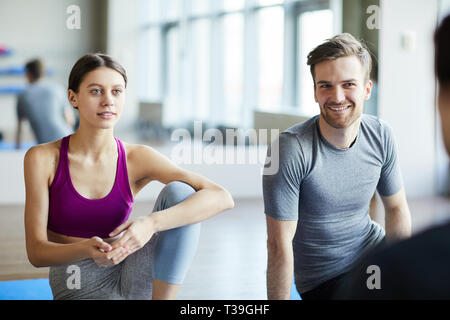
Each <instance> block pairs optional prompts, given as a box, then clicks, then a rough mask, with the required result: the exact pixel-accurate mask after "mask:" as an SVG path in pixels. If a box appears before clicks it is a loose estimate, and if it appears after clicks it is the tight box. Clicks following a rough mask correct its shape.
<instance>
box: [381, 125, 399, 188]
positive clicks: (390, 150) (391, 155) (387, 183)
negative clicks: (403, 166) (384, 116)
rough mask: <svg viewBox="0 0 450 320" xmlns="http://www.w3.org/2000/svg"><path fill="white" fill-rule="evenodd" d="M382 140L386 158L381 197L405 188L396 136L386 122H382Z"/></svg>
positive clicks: (384, 159)
mask: <svg viewBox="0 0 450 320" xmlns="http://www.w3.org/2000/svg"><path fill="white" fill-rule="evenodd" d="M382 138H383V149H384V156H383V166H382V168H381V173H380V180H379V181H378V185H377V190H378V193H379V194H380V195H381V196H391V195H394V194H396V193H397V192H399V191H400V189H401V188H402V186H403V179H402V175H401V171H400V164H399V161H398V156H397V145H396V143H395V139H394V134H393V131H392V129H391V127H390V126H389V125H387V124H386V123H385V122H382Z"/></svg>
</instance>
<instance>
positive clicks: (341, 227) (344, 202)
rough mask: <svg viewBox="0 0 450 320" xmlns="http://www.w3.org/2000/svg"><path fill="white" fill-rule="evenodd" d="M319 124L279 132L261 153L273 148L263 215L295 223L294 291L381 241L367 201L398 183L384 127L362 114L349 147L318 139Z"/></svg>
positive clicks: (328, 274) (318, 280) (314, 284)
mask: <svg viewBox="0 0 450 320" xmlns="http://www.w3.org/2000/svg"><path fill="white" fill-rule="evenodd" d="M318 120H319V116H315V117H313V118H311V119H309V120H308V121H305V122H303V123H300V124H297V125H295V126H293V127H291V128H289V129H287V130H285V131H284V132H282V133H281V134H280V136H279V139H276V140H274V141H273V142H272V146H271V147H270V148H269V150H268V155H269V154H271V153H272V152H277V151H276V150H277V149H278V153H279V154H278V156H279V168H278V171H277V172H276V173H274V174H266V173H264V175H263V194H264V209H265V213H266V214H267V215H269V216H271V217H273V218H276V219H278V220H297V221H298V222H297V231H296V234H295V236H294V240H293V248H294V274H295V281H296V286H297V289H298V290H299V292H300V293H302V292H307V291H309V290H312V289H314V288H315V287H317V286H318V285H320V284H321V283H323V282H325V281H327V280H329V279H331V278H333V277H335V276H337V275H339V274H341V273H343V272H346V271H348V270H349V269H350V268H351V267H352V264H353V263H354V262H355V261H356V260H357V259H359V258H360V257H361V256H362V255H363V254H364V253H365V251H366V250H368V249H370V248H372V247H374V246H375V245H376V244H378V243H379V242H380V241H381V240H382V239H383V237H384V229H383V228H382V227H381V226H379V225H378V224H377V223H375V222H374V221H372V220H371V219H370V216H369V204H370V199H371V198H372V196H373V195H374V192H375V189H376V190H378V193H379V194H380V195H382V196H390V195H393V194H395V193H397V192H398V191H400V189H401V188H402V185H403V182H402V178H401V174H400V169H399V164H398V160H397V152H396V145H395V142H394V138H393V134H392V130H391V129H390V127H389V126H387V125H386V123H385V122H383V121H381V120H379V119H377V118H376V117H374V116H369V115H366V114H363V115H362V119H361V125H360V128H359V131H358V135H357V138H356V140H355V142H354V144H353V145H352V146H351V147H350V148H348V149H339V148H336V147H334V146H333V145H331V144H330V143H329V142H327V141H326V140H325V139H324V137H323V136H322V135H321V133H320V129H319V121H318ZM271 158H272V159H273V158H274V156H273V154H272V156H271ZM275 158H276V157H275Z"/></svg>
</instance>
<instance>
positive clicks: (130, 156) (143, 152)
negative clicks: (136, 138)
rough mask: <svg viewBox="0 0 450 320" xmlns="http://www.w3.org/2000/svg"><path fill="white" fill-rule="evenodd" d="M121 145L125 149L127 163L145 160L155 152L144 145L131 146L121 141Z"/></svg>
mask: <svg viewBox="0 0 450 320" xmlns="http://www.w3.org/2000/svg"><path fill="white" fill-rule="evenodd" d="M122 143H123V146H124V148H125V153H126V155H127V160H129V161H139V160H141V159H142V158H146V157H148V156H151V155H152V154H154V153H156V152H157V151H156V150H155V149H153V148H152V147H150V146H147V145H144V144H132V143H127V142H123V141H122Z"/></svg>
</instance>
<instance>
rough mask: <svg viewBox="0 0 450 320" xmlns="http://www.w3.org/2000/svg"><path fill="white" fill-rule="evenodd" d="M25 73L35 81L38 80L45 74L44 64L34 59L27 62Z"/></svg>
mask: <svg viewBox="0 0 450 320" xmlns="http://www.w3.org/2000/svg"><path fill="white" fill-rule="evenodd" d="M25 71H26V73H28V74H29V75H30V76H31V77H32V78H33V80H38V79H39V78H41V77H42V76H43V74H44V64H43V63H42V61H41V60H39V59H33V60H31V61H28V62H27V64H26V65H25Z"/></svg>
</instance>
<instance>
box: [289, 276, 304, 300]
mask: <svg viewBox="0 0 450 320" xmlns="http://www.w3.org/2000/svg"><path fill="white" fill-rule="evenodd" d="M291 300H302V297H301V296H300V294H299V293H298V291H297V287H296V286H295V278H294V277H292V285H291Z"/></svg>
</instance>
